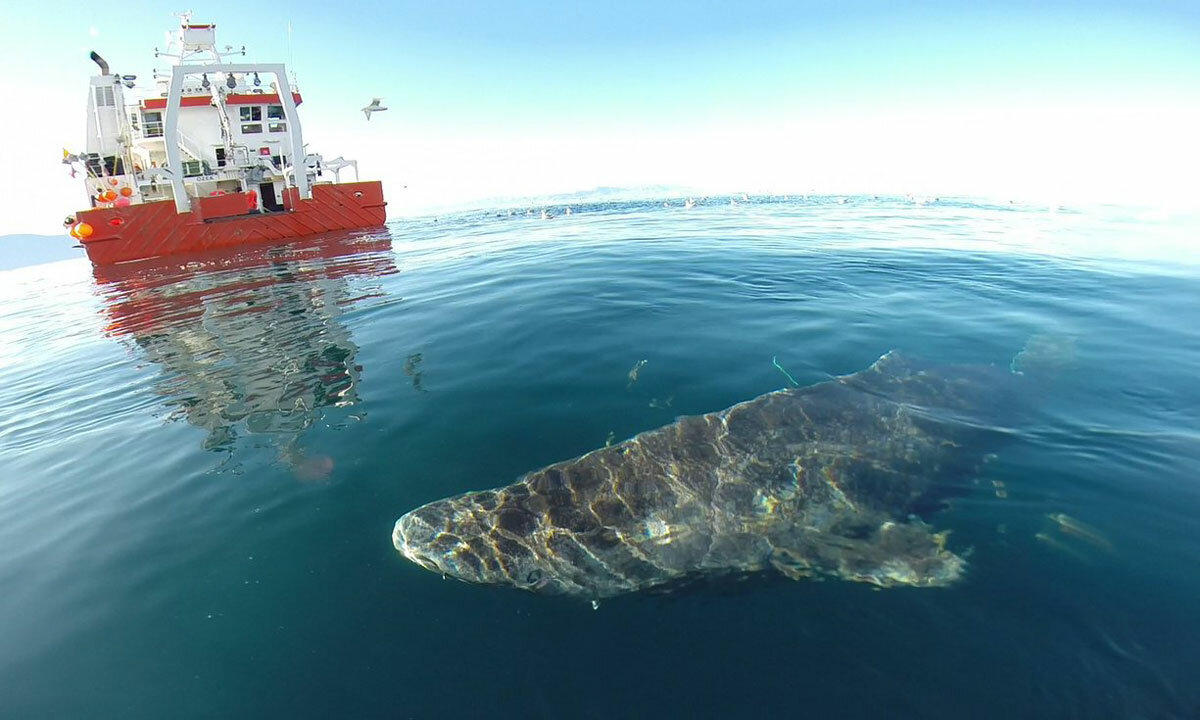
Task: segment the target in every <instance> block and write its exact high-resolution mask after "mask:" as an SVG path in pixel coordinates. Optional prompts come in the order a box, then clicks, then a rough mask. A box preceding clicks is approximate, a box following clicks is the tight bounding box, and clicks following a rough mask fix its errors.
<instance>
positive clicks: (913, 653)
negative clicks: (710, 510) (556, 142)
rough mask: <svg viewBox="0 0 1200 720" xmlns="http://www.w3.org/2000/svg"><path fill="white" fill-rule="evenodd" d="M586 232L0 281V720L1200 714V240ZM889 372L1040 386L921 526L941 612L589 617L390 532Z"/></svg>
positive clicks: (712, 601) (968, 207) (746, 220)
mask: <svg viewBox="0 0 1200 720" xmlns="http://www.w3.org/2000/svg"><path fill="white" fill-rule="evenodd" d="M573 210H574V214H572V215H569V216H568V215H564V214H561V212H562V208H561V207H558V208H555V209H554V212H556V213H559V214H558V216H557V217H554V218H553V219H550V220H543V219H542V218H541V217H540V208H538V209H536V210H534V211H533V213H532V214H531V215H527V214H526V213H525V209H524V208H522V209H521V210H520V211H519V212H517V213H516V214H513V215H509V214H508V212H507V211H502V212H500V213H498V214H497V213H495V212H487V213H485V212H475V213H468V214H461V215H454V216H445V217H439V218H437V219H436V220H435V219H434V218H426V219H421V220H405V221H401V222H395V223H393V224H392V225H391V227H390V229H389V231H388V232H381V233H376V234H366V235H364V234H362V233H359V234H349V235H345V234H343V235H338V236H331V237H325V238H321V239H318V240H311V241H305V242H300V243H296V244H293V245H291V246H284V247H280V248H272V249H269V250H268V249H264V248H260V249H257V250H254V251H248V252H245V253H243V254H241V255H236V256H227V257H224V258H217V257H211V256H210V257H187V258H180V259H176V260H174V261H171V262H161V261H159V262H151V263H146V264H142V265H137V264H135V265H132V266H123V267H121V268H119V269H106V270H93V268H92V267H91V265H90V264H89V263H88V262H87V261H86V260H83V259H80V260H75V261H68V262H65V263H57V264H53V265H43V266H37V267H31V268H24V269H20V270H14V271H9V272H0V717H3V718H14V719H15V718H216V717H221V718H265V717H280V718H289V719H294V718H329V717H347V718H377V717H379V718H382V717H397V718H410V717H411V718H457V717H512V718H527V717H537V718H650V717H658V718H664V717H666V718H673V717H679V718H685V717H755V716H756V717H809V718H812V717H846V718H879V717H892V718H901V717H903V718H918V717H920V718H929V717H955V718H964V717H970V718H1012V717H1038V718H1066V717H1078V718H1168V717H1179V718H1194V717H1200V680H1198V678H1200V520H1198V518H1200V379H1198V376H1200V283H1198V281H1200V247H1198V246H1197V245H1196V244H1195V243H1196V240H1195V239H1196V238H1197V237H1200V233H1197V232H1196V226H1194V225H1193V226H1191V227H1190V228H1189V227H1187V226H1186V225H1182V224H1180V222H1178V221H1177V220H1176V219H1173V218H1171V217H1168V216H1163V215H1146V214H1142V215H1139V214H1137V213H1135V212H1131V211H1123V210H1120V209H1116V208H1096V209H1090V210H1086V211H1083V210H1073V209H1070V208H1053V209H1047V208H1045V207H1041V208H1033V207H1025V206H1020V205H1005V206H987V205H980V204H971V203H966V202H954V201H947V200H941V201H937V202H933V203H931V204H927V205H914V204H911V203H908V202H904V201H902V200H899V199H886V198H884V199H869V198H850V199H849V201H848V202H845V203H839V202H837V199H835V198H820V199H807V200H801V199H796V198H792V199H783V198H752V199H751V200H750V201H749V202H743V201H741V200H740V198H739V200H738V204H736V205H731V204H730V202H729V198H721V199H709V200H708V201H707V202H706V203H704V204H702V205H700V206H699V207H696V208H693V209H690V210H685V209H684V208H683V207H682V202H680V201H678V200H676V201H674V202H673V203H672V206H671V207H663V206H662V201H661V199H660V200H658V201H654V202H649V201H647V202H642V203H608V204H592V205H587V204H583V205H576V206H574V207H573ZM894 348H899V349H902V350H905V351H908V352H909V353H911V354H915V355H920V356H923V357H925V358H928V359H930V360H934V361H937V362H947V363H949V362H955V363H994V364H999V365H1008V364H1009V363H1010V362H1012V361H1013V358H1014V357H1015V356H1017V355H1018V353H1021V352H1022V351H1023V350H1026V354H1025V355H1024V356H1023V357H1022V358H1018V367H1019V366H1020V365H1021V363H1026V364H1029V363H1032V362H1034V361H1035V360H1036V362H1037V364H1038V369H1039V371H1040V372H1042V373H1043V374H1044V376H1046V377H1047V378H1049V380H1050V381H1049V382H1046V383H1045V384H1044V385H1043V386H1041V387H1042V388H1043V390H1042V391H1040V392H1038V393H1037V396H1036V397H1033V398H1029V399H1028V400H1029V401H1030V405H1031V407H1033V408H1034V411H1033V412H1032V413H1030V415H1029V416H1028V417H1026V418H1024V419H1023V420H1022V421H1021V423H1020V424H1017V425H1002V424H1001V422H1002V421H1001V420H999V419H997V420H996V421H995V422H996V425H995V429H997V430H999V431H1001V432H1002V433H1003V434H1004V435H1005V437H1006V443H1005V444H1004V446H1003V447H1002V448H1000V449H999V450H998V451H997V455H996V457H995V458H993V459H991V461H990V462H988V463H986V464H985V465H984V466H983V468H982V470H981V471H980V473H979V475H978V476H977V477H971V478H962V479H961V484H962V486H963V487H965V488H966V491H965V492H964V493H962V494H961V495H960V496H959V497H956V498H954V500H953V502H952V504H951V506H950V507H949V508H948V509H946V510H943V511H941V512H939V513H937V514H936V515H934V516H933V517H932V518H931V519H932V522H933V523H934V524H935V525H937V526H938V527H943V528H949V529H951V530H952V534H951V536H950V546H951V547H952V548H953V549H955V550H957V551H960V552H969V553H970V554H969V571H968V573H967V575H966V577H965V579H964V580H962V581H961V582H960V583H958V584H956V585H954V586H952V587H950V588H945V589H909V588H899V589H888V590H877V589H874V588H873V587H871V586H869V585H865V584H857V583H848V582H841V581H835V580H828V581H824V582H792V581H789V580H784V579H781V578H779V579H770V578H764V579H762V580H756V581H752V582H743V583H736V584H732V583H731V584H728V585H724V584H721V583H715V584H712V585H711V586H707V585H706V586H702V587H697V588H691V589H687V590H684V591H681V592H677V593H674V594H667V595H654V594H647V595H632V596H624V597H620V598H615V599H611V600H606V601H604V602H602V603H601V605H600V607H599V609H598V610H595V611H593V609H592V608H591V606H590V604H588V603H586V602H581V601H578V600H570V599H562V598H552V597H549V598H548V597H541V596H535V595H532V594H528V593H524V592H520V591H516V590H504V589H493V588H483V587H477V586H471V585H466V584H463V583H459V582H454V581H443V580H442V579H440V578H439V577H438V576H436V575H434V574H432V573H429V572H427V571H425V570H423V569H421V568H420V567H417V566H416V565H413V564H411V563H409V562H408V561H406V560H404V559H403V558H402V557H401V556H400V555H399V554H398V553H397V552H396V551H395V550H394V549H393V547H392V542H391V530H392V525H393V523H394V522H395V520H396V518H397V517H399V516H400V515H401V514H403V513H404V512H406V511H408V510H410V509H412V508H414V507H416V506H418V505H420V504H423V503H425V502H429V501H431V500H435V499H438V498H440V497H444V496H446V495H450V494H454V493H459V492H463V491H466V490H472V489H482V488H487V487H494V486H498V485H504V484H508V483H510V482H512V481H513V480H515V479H516V478H518V477H519V476H521V475H522V474H523V473H525V472H528V471H530V470H534V469H537V468H539V467H542V466H544V465H546V464H549V463H551V462H554V461H558V460H564V459H568V458H571V457H574V456H577V455H580V454H582V453H584V452H587V451H589V450H592V449H595V448H597V447H601V446H603V445H604V444H605V442H606V441H607V440H609V439H610V438H615V439H617V440H620V439H623V438H627V437H630V436H632V435H633V434H635V433H638V432H640V431H643V430H648V429H651V428H655V427H658V426H661V425H664V424H667V423H670V422H672V421H673V420H674V418H676V417H677V416H679V415H685V414H695V413H703V412H709V411H713V410H718V409H721V408H724V407H727V406H729V405H731V404H734V403H736V402H740V401H742V400H747V399H749V398H752V397H754V396H756V395H759V394H761V393H764V392H768V391H771V390H775V389H778V388H781V387H784V386H785V385H787V384H788V380H787V378H786V377H785V376H784V374H783V373H781V372H780V371H779V370H778V369H777V368H776V367H775V365H774V364H773V362H772V360H773V359H775V360H777V362H778V364H779V365H780V366H781V367H783V368H785V369H786V370H787V371H788V372H789V373H790V374H791V375H792V376H794V377H795V379H796V380H797V381H798V382H799V383H800V384H802V385H806V384H811V383H815V382H820V381H823V380H825V379H828V378H829V377H830V376H831V375H838V374H844V373H850V372H855V371H857V370H860V369H863V368H865V367H867V366H868V365H870V363H871V362H873V361H874V360H875V359H876V358H878V357H879V356H880V355H882V354H883V353H885V352H887V351H888V350H891V349H894ZM642 360H645V361H646V362H645V364H644V366H642V368H641V370H640V372H639V373H638V379H637V381H636V382H635V383H630V382H629V379H628V377H627V375H628V373H629V371H630V370H631V368H633V367H634V365H635V364H637V363H638V362H639V361H642ZM987 410H988V409H987V408H982V409H980V414H981V415H982V416H983V417H985V418H986V417H987Z"/></svg>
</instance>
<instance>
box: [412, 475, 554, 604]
mask: <svg viewBox="0 0 1200 720" xmlns="http://www.w3.org/2000/svg"><path fill="white" fill-rule="evenodd" d="M502 492H503V491H501V492H496V491H490V490H489V491H485V492H478V493H468V494H466V495H459V496H457V497H452V498H447V499H445V500H438V501H436V502H432V503H429V504H428V505H424V506H422V507H419V508H417V509H416V510H413V511H412V512H409V513H407V514H405V515H404V516H402V517H401V518H400V519H399V520H397V521H396V527H395V529H394V530H393V531H392V542H393V543H394V544H395V546H396V549H397V550H399V551H400V553H401V554H403V555H404V557H406V558H408V559H409V560H411V561H412V562H414V563H416V564H417V565H420V566H421V567H423V568H425V569H426V570H429V571H430V572H435V573H438V574H439V575H442V576H443V577H452V578H456V579H458V580H462V581H464V582H469V583H478V584H482V585H507V586H510V587H516V588H520V589H523V590H532V591H536V592H544V593H555V594H557V593H564V592H571V591H572V590H573V588H570V587H569V586H568V585H567V584H565V583H564V582H563V581H562V580H560V579H558V577H557V573H556V572H555V563H554V561H553V559H552V558H549V557H547V553H546V552H545V548H544V547H541V548H539V547H538V545H537V544H535V543H534V542H533V540H534V537H535V535H536V534H537V529H538V526H539V521H538V518H537V517H536V516H535V515H534V514H532V513H530V512H528V511H526V510H523V509H520V508H518V507H516V506H514V505H513V504H511V503H506V502H505V498H504V496H503V495H502V494H501V493H502Z"/></svg>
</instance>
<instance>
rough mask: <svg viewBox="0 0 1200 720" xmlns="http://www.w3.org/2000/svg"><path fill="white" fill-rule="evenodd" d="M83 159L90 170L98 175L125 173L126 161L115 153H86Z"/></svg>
mask: <svg viewBox="0 0 1200 720" xmlns="http://www.w3.org/2000/svg"><path fill="white" fill-rule="evenodd" d="M83 161H84V163H85V164H86V165H87V169H88V172H90V173H91V174H92V175H95V176H96V177H101V176H105V175H124V174H125V163H123V162H122V161H121V158H119V157H117V156H115V155H108V156H106V157H100V156H99V155H96V154H95V153H92V154H89V155H85V156H84V158H83Z"/></svg>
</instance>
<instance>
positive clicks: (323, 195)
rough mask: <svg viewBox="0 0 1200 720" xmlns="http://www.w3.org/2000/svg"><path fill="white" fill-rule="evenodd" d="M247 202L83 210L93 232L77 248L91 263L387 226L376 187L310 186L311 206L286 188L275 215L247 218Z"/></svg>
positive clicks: (212, 200)
mask: <svg viewBox="0 0 1200 720" xmlns="http://www.w3.org/2000/svg"><path fill="white" fill-rule="evenodd" d="M252 203H253V198H252V196H250V195H249V194H247V193H229V194H226V195H219V196H215V197H204V198H197V199H195V200H193V201H192V210H191V211H189V212H183V213H179V212H176V211H175V203H174V202H172V201H170V200H165V201H161V202H152V203H144V204H141V205H129V206H126V207H111V208H95V209H92V210H85V211H83V212H80V213H77V214H76V220H77V221H79V222H81V223H87V224H88V225H91V227H92V234H91V235H90V236H88V237H86V238H83V239H82V242H83V247H84V248H85V249H86V250H87V254H88V258H90V259H91V261H92V262H93V263H95V264H96V265H111V264H113V263H119V262H125V261H128V260H140V259H143V258H150V257H158V256H161V255H174V254H177V253H189V252H198V251H204V250H215V249H219V248H227V247H235V246H242V245H252V244H255V243H266V242H276V241H279V240H287V239H289V238H298V237H305V236H308V235H317V234H319V233H323V232H329V231H331V230H358V229H364V228H373V227H382V226H383V224H384V222H385V221H386V220H387V214H386V211H385V207H386V206H387V203H386V202H385V201H384V199H383V185H382V184H381V183H379V182H378V181H373V182H357V183H337V184H332V183H330V184H320V185H314V186H313V188H312V198H311V199H308V200H301V199H299V197H298V192H297V190H296V188H288V189H287V190H285V191H284V196H283V205H284V210H282V211H279V212H261V213H260V212H249V211H248V208H249V207H250V206H251V204H252Z"/></svg>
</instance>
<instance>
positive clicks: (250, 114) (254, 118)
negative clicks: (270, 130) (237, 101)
mask: <svg viewBox="0 0 1200 720" xmlns="http://www.w3.org/2000/svg"><path fill="white" fill-rule="evenodd" d="M240 112H241V114H242V122H259V121H261V120H262V105H243V106H242V107H241V108H240ZM243 132H245V131H244V130H243ZM259 132H262V131H261V130H260V131H259Z"/></svg>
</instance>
